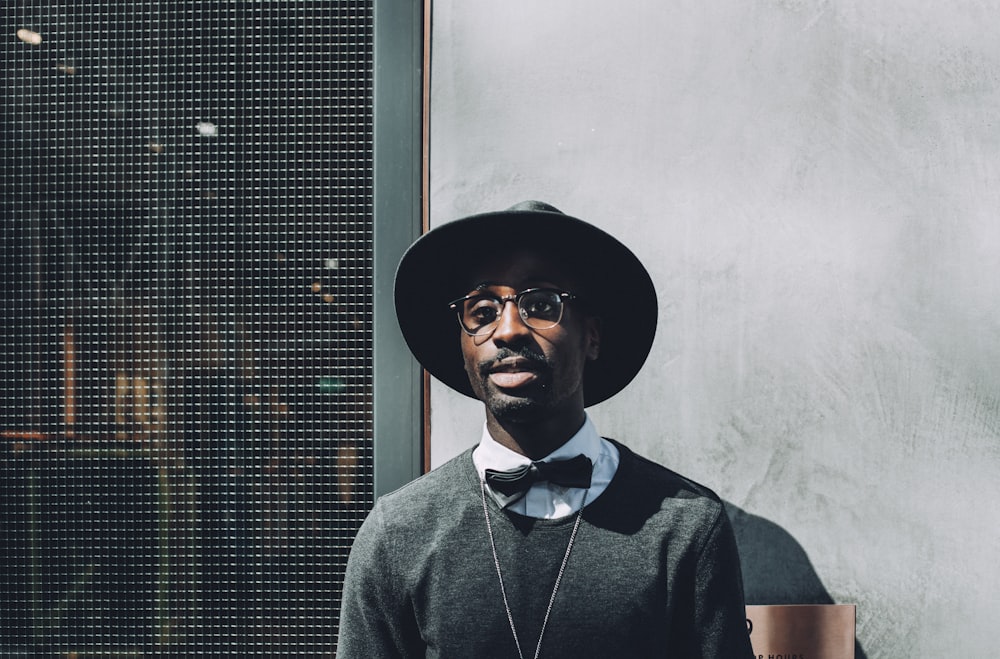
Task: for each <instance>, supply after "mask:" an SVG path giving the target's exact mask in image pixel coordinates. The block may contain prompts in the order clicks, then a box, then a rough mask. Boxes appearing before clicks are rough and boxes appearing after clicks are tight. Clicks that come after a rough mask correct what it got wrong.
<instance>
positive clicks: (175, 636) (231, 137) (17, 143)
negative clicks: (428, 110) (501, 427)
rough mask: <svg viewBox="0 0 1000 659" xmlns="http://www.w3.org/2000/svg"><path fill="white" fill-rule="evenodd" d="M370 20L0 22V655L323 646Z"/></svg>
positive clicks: (279, 10)
mask: <svg viewBox="0 0 1000 659" xmlns="http://www.w3.org/2000/svg"><path fill="white" fill-rule="evenodd" d="M373 7H374V3H373V2H335V1H330V0H324V1H318V0H286V1H283V2H279V1H270V0H260V1H256V2H246V1H240V2H236V1H227V0H203V1H199V2H194V1H191V0H170V1H166V0H147V1H144V0H130V1H128V2H125V1H122V0H100V1H95V2H78V1H69V0H66V1H63V2H51V1H50V0H44V1H43V0H30V1H19V2H6V3H3V5H2V8H0V17H2V25H3V38H2V39H0V58H2V59H0V71H2V75H3V94H0V129H2V134H0V186H2V187H0V192H2V198H0V204H2V205H0V212H2V222H3V229H2V238H0V262H2V264H0V267H2V268H3V287H2V293H0V305H2V307H0V313H2V315H3V319H4V322H3V332H2V340H0V397H2V399H0V433H2V436H0V501H2V505H0V551H2V556H0V558H2V560H3V562H4V567H3V569H2V570H0V575H2V576H0V626H2V628H0V654H4V655H5V656H6V655H8V654H16V653H25V654H39V653H41V654H47V653H67V654H68V653H79V654H80V656H84V654H85V653H90V654H97V655H101V656H108V655H115V654H117V653H139V654H144V655H146V656H149V655H164V654H176V655H178V656H192V655H195V654H209V653H223V654H232V655H233V656H237V655H247V654H263V655H274V654H289V655H303V654H308V655H315V654H321V653H324V654H325V653H330V652H332V650H333V648H334V647H335V644H336V633H337V611H338V610H339V598H340V589H341V582H342V573H343V567H344V563H345V561H346V556H347V552H348V550H349V547H350V543H351V540H352V539H353V537H354V534H355V532H356V530H357V528H358V526H359V525H360V522H361V520H362V519H363V517H364V515H365V513H366V511H367V510H368V509H369V508H370V507H371V505H372V497H373V494H372V493H373V476H372V474H373V464H372V427H373V411H372V391H373V382H372V380H373V377H372V376H373V373H372V371H373V369H372V345H371V336H372V308H371V305H372V299H371V290H372V280H373V273H372V267H373V255H372V233H373V227H372V209H373V158H372V152H373V136H372V132H373V131H372V125H373V118H372V97H373V78H372V76H373V53H374V49H373Z"/></svg>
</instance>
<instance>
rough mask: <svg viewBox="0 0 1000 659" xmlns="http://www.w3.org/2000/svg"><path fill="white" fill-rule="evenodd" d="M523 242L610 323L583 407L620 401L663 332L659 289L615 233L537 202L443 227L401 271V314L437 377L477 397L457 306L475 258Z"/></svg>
mask: <svg viewBox="0 0 1000 659" xmlns="http://www.w3.org/2000/svg"><path fill="white" fill-rule="evenodd" d="M518 246H525V247H530V248H531V249H532V251H538V252H541V253H542V254H547V255H551V257H552V259H553V262H554V263H557V264H559V266H560V267H562V268H563V269H565V270H567V274H568V275H569V276H571V277H572V278H573V280H574V281H577V282H580V283H581V290H580V291H571V292H573V293H577V294H579V295H580V296H581V297H582V298H583V299H584V303H585V304H586V305H587V309H588V311H589V312H590V313H592V314H593V315H595V316H598V317H600V318H601V348H600V355H599V357H598V358H597V359H596V360H594V361H590V362H587V366H586V369H585V371H584V385H583V386H584V405H585V406H587V407H589V406H591V405H596V404H597V403H600V402H601V401H604V400H607V399H608V398H610V397H612V396H614V395H615V394H617V393H618V392H619V391H621V390H622V389H624V388H625V386H626V385H627V384H628V383H629V382H631V381H632V379H633V378H634V377H635V376H636V374H637V373H638V372H639V369H641V368H642V365H643V363H644V362H645V361H646V357H647V356H648V355H649V350H650V348H651V347H652V345H653V337H654V335H655V334H656V319H657V305H656V289H655V288H654V287H653V281H652V279H651V278H650V276H649V273H648V272H647V271H646V268H645V267H643V265H642V263H640V262H639V259H638V258H636V256H635V254H633V253H632V252H631V250H629V249H628V248H627V247H626V246H625V245H623V244H622V243H621V242H619V241H618V239H616V238H614V237H613V236H611V235H610V234H608V233H606V232H605V231H602V230H601V229H598V228H597V227H595V226H593V225H591V224H588V223H587V222H584V221H583V220H579V219H577V218H575V217H570V216H569V215H566V214H564V213H562V212H561V211H559V210H558V209H556V208H554V207H552V206H549V205H548V204H544V203H541V202H536V201H529V202H523V203H521V204H518V205H516V206H514V207H512V208H510V209H508V210H505V211H499V212H494V213H482V214H479V215H472V216H469V217H465V218H462V219H459V220H454V221H452V222H448V223H446V224H442V225H441V226H438V227H436V228H434V229H433V230H432V231H429V232H427V233H426V234H424V235H423V236H421V237H420V238H418V239H417V240H416V241H415V242H414V243H413V244H412V245H411V246H410V248H409V249H408V250H407V251H406V253H405V254H403V258H402V259H401V260H400V262H399V267H398V268H397V270H396V285H395V302H396V318H397V320H398V321H399V326H400V329H402V331H403V338H404V339H405V340H406V343H407V345H409V347H410V350H411V351H412V352H413V355H414V356H415V357H416V358H417V361H418V362H420V363H421V364H422V365H423V367H424V368H426V369H427V370H428V371H429V372H430V374H431V375H433V376H434V377H436V378H437V379H439V380H441V381H442V382H444V383H445V384H446V385H448V386H449V387H451V388H452V389H454V390H456V391H458V392H460V393H463V394H465V395H466V396H470V397H473V398H475V394H474V393H473V391H472V386H471V385H470V384H469V377H468V375H467V374H466V372H465V366H464V361H463V358H462V350H461V347H460V338H461V333H462V329H461V327H460V326H459V324H458V319H457V318H456V315H455V312H454V311H453V310H451V309H449V308H448V303H449V302H450V301H452V300H454V299H457V298H459V297H462V296H463V295H467V294H468V292H469V286H470V283H471V282H470V281H469V277H470V275H471V272H472V270H473V266H474V263H473V259H477V260H479V261H481V260H482V259H483V257H484V253H485V254H487V255H490V256H492V255H495V254H496V253H498V252H502V251H503V250H509V249H514V248H516V247H518Z"/></svg>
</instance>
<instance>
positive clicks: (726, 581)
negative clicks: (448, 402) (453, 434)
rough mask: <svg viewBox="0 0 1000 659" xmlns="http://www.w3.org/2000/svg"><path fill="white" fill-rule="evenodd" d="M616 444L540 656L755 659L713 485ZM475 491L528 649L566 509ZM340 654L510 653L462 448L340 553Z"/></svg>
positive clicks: (344, 658)
mask: <svg viewBox="0 0 1000 659" xmlns="http://www.w3.org/2000/svg"><path fill="white" fill-rule="evenodd" d="M616 446H617V447H618V449H619V451H620V452H621V463H620V465H619V468H618V472H617V473H616V474H615V477H614V479H613V480H612V481H611V484H610V485H609V486H608V489H607V490H606V491H605V492H604V494H603V495H601V496H600V497H599V498H598V499H597V500H595V501H593V502H591V503H590V504H588V505H587V507H586V508H585V509H584V513H583V520H582V524H581V525H580V528H579V532H578V535H577V538H576V541H575V543H574V545H573V550H572V553H571V555H570V557H569V562H568V563H567V566H566V572H565V574H564V576H563V580H562V583H561V585H560V587H559V592H558V595H557V596H556V600H555V604H554V606H553V607H552V612H551V614H550V616H549V621H548V626H547V627H546V629H545V636H544V639H543V643H542V647H541V654H540V657H541V658H542V659H549V658H557V657H558V658H567V659H569V658H572V659H586V658H587V657H594V658H597V657H601V658H609V657H629V658H631V657H678V658H685V659H687V658H695V657H705V658H708V657H711V658H718V659H741V658H749V657H752V656H753V652H752V650H751V648H750V641H749V636H748V634H747V628H746V616H745V611H744V604H743V591H742V580H741V576H740V568H739V557H738V555H737V551H736V544H735V541H734V538H733V532H732V529H731V527H730V524H729V519H728V518H727V517H726V513H725V511H724V510H723V506H722V503H721V502H720V500H719V498H718V497H717V496H716V495H715V494H714V493H713V492H711V491H710V490H708V489H707V488H705V487H702V486H701V485H698V484H696V483H694V482H692V481H690V480H687V479H685V478H683V477H682V476H680V475H678V474H676V473H674V472H672V471H670V470H668V469H666V468H664V467H661V466H659V465H657V464H655V463H653V462H650V461H649V460H646V459H645V458H642V457H639V456H637V455H636V454H635V453H633V452H632V451H630V450H629V449H627V448H625V447H624V446H622V445H621V444H617V443H616ZM487 504H488V505H489V506H490V517H491V520H492V523H493V532H494V537H495V539H496V547H497V554H498V558H499V561H500V566H501V569H502V571H503V579H504V586H505V588H506V590H507V598H508V601H509V603H510V608H511V610H512V613H513V616H514V624H515V626H516V628H517V633H518V637H519V639H520V642H521V648H522V651H523V653H524V655H525V657H531V656H533V655H534V651H535V644H536V642H537V640H538V635H539V632H540V630H541V625H542V620H543V618H544V617H545V609H546V606H547V605H548V600H549V596H550V595H551V593H552V586H553V583H554V581H555V578H556V575H557V573H558V571H559V565H560V563H561V562H562V557H563V554H564V552H565V550H566V544H567V542H568V541H569V536H570V532H571V531H572V527H573V522H574V518H575V516H569V517H566V518H562V519H556V520H538V519H533V518H528V517H523V516H520V515H516V514H514V513H510V512H505V511H502V510H501V509H500V508H499V507H497V506H496V504H495V503H494V501H493V499H492V498H491V497H487ZM338 656H339V657H340V658H341V659H372V658H380V657H446V658H448V659H455V658H459V657H469V658H475V659H486V658H489V657H498V658H499V657H503V658H505V659H509V658H510V657H514V658H516V657H517V648H516V646H515V644H514V638H513V635H512V634H511V630H510V625H509V624H508V621H507V614H506V611H505V609H504V604H503V598H502V596H501V593H500V586H499V582H498V579H497V574H496V568H495V566H494V560H493V554H492V552H491V550H490V539H489V535H488V533H487V528H486V521H485V519H484V516H483V504H482V499H481V490H480V485H479V480H478V477H477V475H476V472H475V467H474V466H473V463H472V451H471V450H469V451H466V452H465V453H463V454H461V455H459V456H458V457H456V458H454V459H453V460H451V461H449V462H448V463H446V464H444V465H442V466H441V467H440V468H438V469H436V470H434V471H432V472H430V473H429V474H426V475H425V476H423V477H421V478H418V479H417V480H415V481H413V482H412V483H410V484H408V485H406V486H404V487H402V488H400V489H399V490H397V491H395V492H393V493H391V494H388V495H386V496H384V497H382V498H381V499H379V501H378V502H377V503H376V504H375V508H374V509H373V510H372V512H371V514H370V515H369V516H368V518H367V520H365V522H364V524H363V525H362V527H361V530H360V531H359V532H358V536H357V539H356V540H355V542H354V546H353V548H352V549H351V556H350V559H349V561H348V564H347V575H346V578H345V583H344V595H343V606H342V609H341V619H340V639H339V651H338Z"/></svg>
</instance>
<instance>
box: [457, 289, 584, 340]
mask: <svg viewBox="0 0 1000 659" xmlns="http://www.w3.org/2000/svg"><path fill="white" fill-rule="evenodd" d="M576 299H578V298H577V297H576V296H575V295H573V294H572V293H568V292H566V291H560V290H558V289H555V288H529V289H527V290H524V291H521V292H520V293H515V294H513V295H493V294H491V293H473V294H472V295H466V296H465V297H460V298H458V299H457V300H453V301H452V302H449V303H448V307H449V308H450V309H454V310H455V311H456V312H457V313H458V322H459V323H460V324H461V325H462V329H463V330H465V333H466V334H470V335H472V336H487V335H490V334H492V333H493V331H494V330H495V329H496V328H497V324H498V323H499V322H500V316H501V314H503V310H504V307H506V306H507V303H508V302H511V301H513V302H514V303H515V304H516V305H517V313H518V315H519V316H520V317H521V321H522V322H524V324H525V325H527V326H528V327H530V328H531V329H536V330H543V329H549V328H550V327H555V326H556V325H558V324H559V321H560V320H562V316H563V309H564V308H565V303H566V302H569V301H571V300H576Z"/></svg>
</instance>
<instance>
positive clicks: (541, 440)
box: [486, 410, 587, 460]
mask: <svg viewBox="0 0 1000 659" xmlns="http://www.w3.org/2000/svg"><path fill="white" fill-rule="evenodd" d="M586 418H587V417H586V415H585V414H584V413H583V411H582V410H581V411H580V414H579V417H578V418H574V419H572V420H570V421H568V422H567V420H565V419H562V418H554V417H553V418H549V419H544V420H542V421H535V422H531V423H515V422H510V421H506V422H505V421H500V420H498V419H496V418H494V417H493V416H492V415H489V414H487V418H486V429H487V430H488V431H489V433H490V436H491V437H493V439H495V440H496V441H497V443H498V444H500V445H501V446H505V447H506V448H509V449H510V450H511V451H514V452H516V453H520V454H521V455H523V456H525V457H527V458H529V459H531V460H541V459H542V458H544V457H545V456H547V455H549V454H550V453H552V452H553V451H555V450H556V449H557V448H559V447H560V446H562V445H563V444H565V443H566V442H568V441H569V440H570V439H572V438H573V435H575V434H576V433H577V432H579V430H580V428H582V427H583V424H584V421H586Z"/></svg>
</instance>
